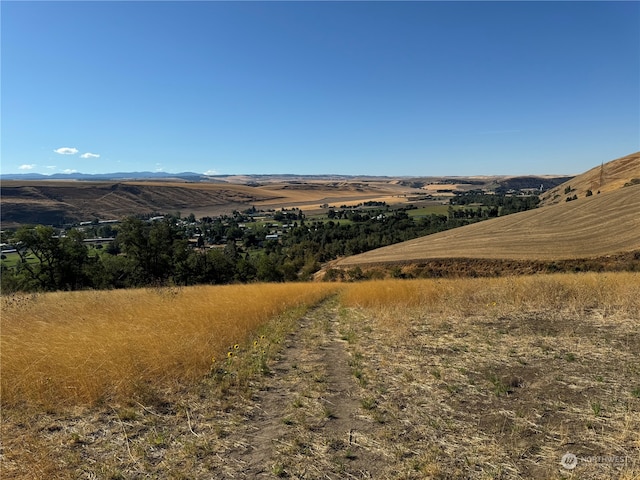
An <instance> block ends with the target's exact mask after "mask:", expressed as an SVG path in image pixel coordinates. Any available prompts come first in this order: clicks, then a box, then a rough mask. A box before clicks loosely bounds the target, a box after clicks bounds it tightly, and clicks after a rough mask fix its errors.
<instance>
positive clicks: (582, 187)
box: [541, 152, 640, 205]
mask: <svg viewBox="0 0 640 480" xmlns="http://www.w3.org/2000/svg"><path fill="white" fill-rule="evenodd" d="M629 183H640V152H636V153H632V154H631V155H627V156H626V157H621V158H617V159H615V160H611V161H610V162H607V163H603V164H602V165H598V166H597V167H594V168H592V169H591V170H588V171H586V172H584V173H582V174H580V175H578V176H577V177H574V178H572V179H571V180H568V181H566V182H564V183H562V184H560V185H558V186H557V187H555V188H552V189H551V190H549V191H548V192H546V193H545V194H544V195H543V196H542V198H541V205H553V204H555V203H561V202H565V201H566V200H567V198H572V197H573V196H574V195H575V196H577V197H578V198H583V197H585V196H586V195H587V192H588V191H589V190H591V192H592V193H593V194H594V195H597V194H598V192H600V193H605V192H611V191H613V190H618V189H620V188H622V187H624V185H625V184H629Z"/></svg>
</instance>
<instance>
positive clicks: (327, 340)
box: [224, 298, 384, 479]
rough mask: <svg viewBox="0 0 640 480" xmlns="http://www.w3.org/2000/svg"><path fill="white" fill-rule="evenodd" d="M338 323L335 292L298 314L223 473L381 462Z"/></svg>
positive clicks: (313, 470)
mask: <svg viewBox="0 0 640 480" xmlns="http://www.w3.org/2000/svg"><path fill="white" fill-rule="evenodd" d="M340 327H341V324H340V315H339V311H338V302H337V299H336V298H332V299H329V300H327V301H325V302H323V303H322V304H320V305H319V306H317V307H316V308H314V309H312V310H310V311H309V312H308V313H307V314H306V315H305V316H304V317H303V318H302V319H301V320H300V323H299V327H298V329H297V331H295V332H293V333H292V334H291V335H290V336H289V337H288V339H287V340H286V342H285V348H284V350H283V352H282V355H281V358H280V359H279V361H278V362H277V363H276V364H275V365H274V366H273V368H272V375H271V376H270V377H267V378H266V379H265V382H264V385H263V386H262V389H261V391H260V392H259V393H258V394H257V397H256V398H255V408H254V409H253V414H252V415H251V416H250V418H249V419H248V421H246V422H244V423H243V425H241V426H240V427H239V428H238V429H237V431H236V432H235V433H234V434H232V436H231V438H230V439H228V440H230V443H231V445H233V447H232V448H231V449H230V450H229V451H228V452H227V453H226V455H225V468H224V474H225V475H227V478H274V477H290V478H325V479H326V478H329V479H334V478H335V479H338V478H372V476H373V473H374V472H376V471H378V470H379V468H382V465H381V462H382V461H384V458H383V455H380V452H379V451H376V448H375V442H374V441H373V440H372V438H373V437H374V436H375V434H374V432H375V431H376V430H377V429H378V428H379V425H378V424H376V423H375V422H374V421H373V420H372V419H371V418H369V417H368V416H367V415H366V411H365V409H363V407H362V398H363V397H362V393H363V389H362V388H361V387H360V386H359V385H358V383H357V381H356V378H355V377H354V375H353V373H352V368H351V366H350V364H352V363H353V362H352V359H351V355H350V354H349V353H348V351H347V349H346V344H347V342H346V341H344V340H342V339H341V334H340Z"/></svg>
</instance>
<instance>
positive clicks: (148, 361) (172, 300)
mask: <svg viewBox="0 0 640 480" xmlns="http://www.w3.org/2000/svg"><path fill="white" fill-rule="evenodd" d="M333 290H335V287H333V288H326V286H321V285H308V284H287V285H276V284H270V285H257V284H256V285H244V286H240V285H238V286H217V287H207V286H203V287H191V288H183V289H171V288H163V289H141V290H120V291H107V292H70V293H51V294H44V295H36V296H26V297H3V298H2V302H3V304H2V349H1V359H2V379H1V382H2V383H1V385H2V404H3V405H4V406H16V405H20V404H27V405H29V404H31V405H36V406H37V405H40V406H43V407H45V408H48V409H51V408H56V407H60V406H65V405H73V404H96V403H100V402H106V401H109V402H111V401H120V402H122V401H127V400H131V399H132V398H138V397H141V396H142V397H144V396H147V397H149V396H152V395H154V394H157V393H158V392H160V391H163V390H166V389H171V388H174V389H175V388H179V387H180V386H181V385H185V384H189V383H193V382H194V381H196V380H198V379H200V378H202V377H203V376H204V375H205V374H206V373H207V372H208V371H209V370H210V369H211V368H212V363H213V362H212V360H214V359H215V361H216V362H218V364H220V363H222V362H224V361H225V358H226V354H227V352H228V351H229V349H230V347H231V346H233V345H234V344H240V343H242V342H245V341H247V338H248V337H249V336H250V335H251V334H252V332H255V330H256V329H257V328H258V327H259V326H260V325H262V324H264V323H265V322H267V321H269V320H270V319H272V318H274V317H275V316H277V315H279V314H282V313H283V312H284V311H285V310H287V309H292V308H295V307H300V306H308V305H312V304H314V303H317V302H318V301H319V300H320V299H322V298H323V297H324V296H326V295H327V294H329V293H330V292H331V291H333Z"/></svg>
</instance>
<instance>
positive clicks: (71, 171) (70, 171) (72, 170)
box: [62, 168, 77, 173]
mask: <svg viewBox="0 0 640 480" xmlns="http://www.w3.org/2000/svg"><path fill="white" fill-rule="evenodd" d="M76 172H77V170H74V169H72V168H67V169H66V170H63V171H62V173H76Z"/></svg>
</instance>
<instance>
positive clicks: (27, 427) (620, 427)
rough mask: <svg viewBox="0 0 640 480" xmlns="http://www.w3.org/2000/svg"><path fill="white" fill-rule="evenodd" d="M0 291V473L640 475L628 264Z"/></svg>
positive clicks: (637, 308) (638, 291)
mask: <svg viewBox="0 0 640 480" xmlns="http://www.w3.org/2000/svg"><path fill="white" fill-rule="evenodd" d="M335 292H339V297H338V299H339V301H338V300H337V299H335V298H331V299H329V300H328V301H325V302H322V303H321V304H319V305H318V306H317V307H315V308H312V309H309V310H308V311H306V313H305V312H304V310H305V309H306V306H307V305H311V304H313V303H314V302H317V301H318V300H319V299H321V298H325V297H327V296H330V295H332V293H335ZM296 306H298V309H297V310H295V311H293V310H291V308H295V307H296ZM2 307H3V311H2V313H3V316H2V326H3V328H2V341H3V344H2V352H1V353H2V389H3V390H2V393H3V421H2V426H1V427H2V438H3V448H4V450H3V451H2V456H1V457H0V461H1V462H2V464H1V465H2V478H19V479H29V480H34V479H43V480H44V479H50V478H58V479H75V478H96V479H98V478H99V479H122V478H163V479H184V478H237V477H242V476H246V477H248V478H257V477H259V476H261V475H263V476H265V475H266V476H271V477H275V476H289V477H290V478H318V479H319V478H327V477H331V478H352V477H355V478H381V479H391V478H393V479H397V478H404V479H416V480H417V479H424V478H434V479H449V478H469V479H489V478H491V479H514V480H515V479H518V480H520V479H528V478H539V479H551V478H555V479H578V478H580V479H589V480H596V479H601V478H619V479H625V480H630V479H633V478H638V475H640V444H639V443H638V431H640V382H639V379H640V369H639V368H640V367H639V366H638V362H637V359H638V357H639V356H640V329H639V328H638V325H639V322H640V313H639V312H640V275H639V274H633V273H611V274H609V273H607V274H595V273H587V274H555V275H535V276H529V277H509V278H493V279H468V278H467V279H447V280H412V281H407V280H393V281H375V282H374V281H371V282H363V283H354V284H338V285H335V284H329V285H325V284H285V285H250V286H242V287H240V286H230V287H193V288H191V287H190V288H184V289H179V290H172V289H160V290H151V289H150V290H133V291H116V292H82V293H59V294H51V295H40V296H35V297H12V298H4V299H3V304H2ZM280 312H285V313H284V314H282V315H279V313H280ZM266 319H270V321H267V322H265V320H266ZM7 327H8V328H7ZM56 327H58V328H56ZM262 334H265V337H266V338H265V339H262V338H261V335H262ZM254 342H257V345H256V347H254V346H253V344H254ZM236 343H237V344H238V345H239V348H238V349H237V350H236V349H235V348H234V344H236ZM121 344H124V346H123V345H121ZM270 346H272V347H273V349H272V351H270V352H269V355H268V356H267V357H268V358H266V359H265V358H264V357H263V356H261V353H260V351H261V350H263V349H265V348H266V349H269V347H270ZM229 349H231V350H229ZM228 351H232V352H235V355H233V356H232V357H231V359H227V357H226V354H227V352H228ZM276 351H277V354H276V355H272V353H274V352H276ZM213 355H215V356H216V362H215V363H212V362H211V356H213ZM94 357H95V358H94ZM163 357H164V358H163ZM98 359H101V362H102V363H101V362H100V361H98ZM163 362H164V363H163ZM132 364H133V365H136V366H137V370H136V371H133V370H134V369H133V368H132V367H131V365H132ZM160 364H161V365H160ZM16 366H17V367H19V368H16ZM38 372H39V373H38ZM121 374H124V375H129V377H128V379H127V380H126V382H125V381H124V380H122V379H120V377H119V375H121ZM91 377H97V378H95V379H94V378H91ZM102 378H104V379H106V380H104V381H100V379H102ZM80 379H82V380H81V381H80ZM187 384H190V385H187ZM43 385H46V386H47V387H46V388H44V387H43ZM83 385H89V386H91V388H86V389H85V390H83V391H85V393H84V396H82V395H80V394H79V393H78V391H81V390H82V389H83V388H85V387H84V386H83ZM187 386H188V387H189V388H187ZM54 387H55V388H54ZM68 387H76V388H75V389H74V388H68ZM91 392H97V394H91ZM7 393H8V394H9V395H10V396H7ZM52 394H56V395H60V398H61V399H62V401H63V403H62V405H61V407H65V408H59V405H58V404H57V403H56V401H54V400H52V398H51V396H50V395H52ZM96 399H97V400H96ZM100 400H102V402H100ZM158 400H161V401H158ZM74 406H77V407H74ZM66 407H68V408H66ZM567 452H571V453H573V454H575V455H577V456H579V457H581V458H582V459H583V460H580V461H579V463H578V467H577V468H576V469H575V470H566V469H563V468H562V467H561V466H560V459H561V457H562V455H564V454H565V453H567ZM607 458H615V461H611V460H607ZM584 459H587V460H589V459H590V460H589V461H587V460H584Z"/></svg>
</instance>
